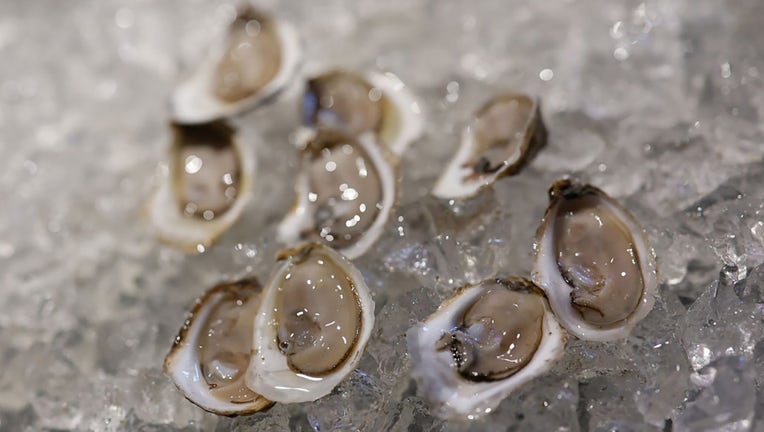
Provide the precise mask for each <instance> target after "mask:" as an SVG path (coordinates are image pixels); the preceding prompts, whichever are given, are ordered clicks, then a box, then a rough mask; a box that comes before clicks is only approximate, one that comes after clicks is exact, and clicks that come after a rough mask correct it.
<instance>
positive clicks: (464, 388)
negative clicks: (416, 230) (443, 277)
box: [407, 278, 566, 419]
mask: <svg viewBox="0 0 764 432" xmlns="http://www.w3.org/2000/svg"><path fill="white" fill-rule="evenodd" d="M565 339H566V336H565V331H564V330H563V329H562V327H560V325H559V323H558V322H557V320H556V318H555V317H554V315H553V314H552V311H551V310H550V308H549V305H548V303H547V300H546V298H545V297H544V295H543V293H542V292H541V290H540V289H538V287H536V286H535V285H533V283H532V282H530V281H529V280H527V279H522V278H509V279H487V280H484V281H482V282H480V283H478V284H477V285H472V286H467V287H465V288H460V289H459V290H457V292H456V293H455V294H454V295H453V296H452V297H451V298H449V299H448V300H446V301H445V302H443V304H441V306H440V307H439V308H438V310H437V311H436V312H435V313H433V314H432V315H430V316H429V317H428V318H427V319H426V320H425V321H424V322H423V323H421V324H419V325H417V326H415V327H413V328H412V329H410V330H409V332H408V336H407V340H408V348H409V353H410V355H411V357H412V360H413V363H414V365H413V368H414V369H413V372H412V373H413V375H414V377H415V378H416V379H417V382H418V383H419V385H420V387H421V389H422V390H423V392H424V395H425V397H426V398H427V399H428V400H429V401H430V403H431V404H432V406H433V411H434V413H435V414H437V415H438V416H440V417H444V418H467V419H475V418H478V417H480V416H481V415H484V414H487V413H490V412H491V411H492V410H493V408H495V407H496V406H497V405H498V404H499V402H501V400H502V399H504V398H505V397H507V396H508V395H509V394H510V393H511V392H513V391H515V390H516V389H517V388H519V387H520V386H522V385H523V384H525V383H527V382H529V381H530V380H532V379H533V378H535V377H536V376H538V375H540V374H542V373H544V372H545V371H547V370H548V369H549V368H550V367H551V365H552V364H553V363H554V361H555V360H557V359H558V358H559V357H560V356H561V355H562V352H563V349H564V347H565Z"/></svg>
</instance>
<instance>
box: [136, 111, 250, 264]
mask: <svg viewBox="0 0 764 432" xmlns="http://www.w3.org/2000/svg"><path fill="white" fill-rule="evenodd" d="M185 127H186V126H182V125H175V128H180V129H183V128H185ZM192 127H204V125H194V126H192ZM181 136H182V133H179V132H178V131H177V129H176V132H175V138H174V139H176V140H177V139H182V138H181ZM230 145H231V146H232V147H233V151H234V152H235V153H236V155H237V157H238V163H239V171H240V172H241V178H240V179H239V184H238V186H239V188H238V192H237V195H236V198H235V201H234V202H233V203H232V205H231V206H230V207H229V208H228V209H227V210H226V211H225V212H223V213H222V214H219V215H216V216H215V217H214V218H213V219H211V220H205V219H203V218H196V217H190V216H188V215H186V214H184V212H183V211H182V209H181V208H180V204H179V202H178V197H177V196H176V191H175V188H174V186H173V180H174V178H175V176H176V175H177V173H176V172H174V170H176V169H179V168H181V167H179V166H177V165H176V164H174V163H173V162H172V161H173V158H174V157H175V155H174V154H172V152H174V151H177V145H176V144H173V145H171V146H170V157H169V160H170V162H169V163H168V164H167V167H168V170H167V171H166V172H164V173H163V175H162V176H161V177H160V179H159V187H158V189H157V192H156V193H155V194H154V196H153V197H152V198H151V200H150V201H149V203H148V207H147V209H146V210H147V213H148V214H147V216H148V219H149V221H150V223H151V224H152V226H153V227H154V229H155V230H156V231H157V234H158V236H159V238H160V240H162V241H163V242H165V243H168V244H170V245H172V246H175V247H177V248H179V249H182V250H184V251H186V252H196V253H201V252H204V251H205V250H206V249H207V248H208V247H209V246H210V245H212V243H214V242H215V240H217V238H218V237H219V236H220V235H222V234H223V233H224V232H225V231H226V230H227V229H228V228H229V227H230V226H231V225H233V224H234V223H235V222H236V220H238V218H239V216H240V215H241V213H242V211H244V208H245V207H246V205H247V203H248V202H249V200H250V198H251V195H252V187H253V182H254V177H255V173H256V169H257V162H256V158H255V149H254V146H252V145H250V144H248V143H245V142H244V141H242V140H241V139H239V138H238V136H237V134H236V132H234V133H233V136H232V138H231V143H230Z"/></svg>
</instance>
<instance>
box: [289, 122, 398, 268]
mask: <svg viewBox="0 0 764 432" xmlns="http://www.w3.org/2000/svg"><path fill="white" fill-rule="evenodd" d="M397 174H398V172H397V159H396V158H395V156H394V155H392V154H390V153H389V152H388V151H387V149H386V148H384V147H383V146H379V145H376V142H375V140H374V137H373V135H371V134H368V133H366V134H362V135H360V136H358V137H356V138H354V137H352V136H350V135H347V134H345V133H342V132H337V131H330V130H320V131H319V132H318V133H317V134H316V136H315V137H314V138H313V139H312V140H311V141H310V142H308V144H307V146H306V148H305V149H304V150H303V157H302V164H301V170H300V173H299V174H298V175H297V181H296V186H295V190H296V193H297V195H296V198H295V202H294V204H293V205H292V209H291V210H290V212H289V214H287V216H286V217H285V218H284V220H283V221H282V222H281V224H280V225H279V227H278V238H279V240H280V241H281V242H282V243H284V244H287V245H294V244H296V243H299V242H301V241H305V240H311V241H320V242H322V243H325V244H327V245H329V246H331V247H333V248H335V249H337V250H338V251H339V252H341V253H342V254H344V255H345V256H347V257H348V258H350V259H353V258H356V257H358V256H360V255H362V254H363V253H364V252H366V251H367V250H368V249H369V247H371V245H372V244H373V243H374V242H375V241H376V240H377V238H378V237H379V236H380V234H381V233H382V231H383V229H384V226H385V223H386V222H387V220H388V219H389V218H390V216H391V215H392V213H393V209H394V207H395V202H396V198H397V193H398V192H397V191H398V179H397Z"/></svg>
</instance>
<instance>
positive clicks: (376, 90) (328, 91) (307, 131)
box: [298, 70, 422, 156]
mask: <svg viewBox="0 0 764 432" xmlns="http://www.w3.org/2000/svg"><path fill="white" fill-rule="evenodd" d="M419 107H420V105H419V103H418V102H417V101H416V98H415V97H414V95H413V94H412V93H411V92H410V91H409V90H408V88H407V87H406V86H405V85H404V84H403V82H401V80H400V79H398V77H397V76H395V75H393V74H392V73H378V72H369V73H366V74H356V73H353V72H348V71H342V70H333V71H329V72H325V73H323V74H321V75H318V76H316V77H313V78H311V79H309V80H308V82H307V86H306V89H305V92H304V94H303V97H302V124H303V126H304V129H303V130H302V131H301V132H300V133H299V134H298V135H299V136H300V138H299V139H298V144H300V145H302V144H303V143H304V142H305V141H307V140H308V139H309V138H310V137H312V135H313V134H314V133H315V131H316V130H318V129H323V128H329V129H338V130H342V131H344V132H345V133H347V134H349V135H351V136H358V135H361V134H364V133H367V132H368V133H373V134H375V135H377V137H378V139H379V140H381V142H383V143H385V144H386V145H387V146H388V148H389V149H390V150H391V151H392V152H393V153H395V154H397V155H399V156H400V155H401V154H403V152H404V151H405V150H406V148H407V147H408V145H409V144H410V143H411V142H412V141H414V140H416V139H417V138H418V137H419V136H420V135H421V133H422V113H421V110H420V108H419Z"/></svg>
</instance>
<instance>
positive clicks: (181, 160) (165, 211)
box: [148, 121, 255, 252]
mask: <svg viewBox="0 0 764 432" xmlns="http://www.w3.org/2000/svg"><path fill="white" fill-rule="evenodd" d="M172 132H173V143H172V145H171V146H170V158H169V159H170V160H169V164H168V167H169V175H167V176H164V177H162V178H161V179H160V182H161V183H160V186H159V190H158V191H157V193H156V194H155V195H154V197H153V199H152V201H151V202H150V205H149V209H148V210H149V218H150V220H151V222H152V224H153V225H154V227H155V228H156V230H157V231H158V233H159V237H160V238H161V239H162V240H163V241H166V242H167V243H170V244H172V245H175V246H178V247H180V248H181V249H184V250H187V251H196V252H202V251H204V250H205V248H207V247H208V246H209V245H210V244H211V243H212V242H214V241H215V239H217V237H218V236H220V235H221V234H222V233H223V232H224V231H225V230H226V229H228V227H230V226H231V225H232V224H233V223H234V222H235V221H236V220H237V219H238V217H239V215H240V214H241V212H242V211H243V210H244V207H245V206H246V204H247V201H248V200H249V196H250V193H251V189H252V182H253V178H254V175H255V153H254V149H252V148H251V147H250V146H247V145H245V144H244V143H242V142H241V141H240V140H239V139H237V138H236V133H235V131H234V130H233V128H231V127H230V126H229V125H228V124H226V123H224V122H221V121H218V122H213V123H205V124H200V125H185V126H184V125H173V126H172Z"/></svg>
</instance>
